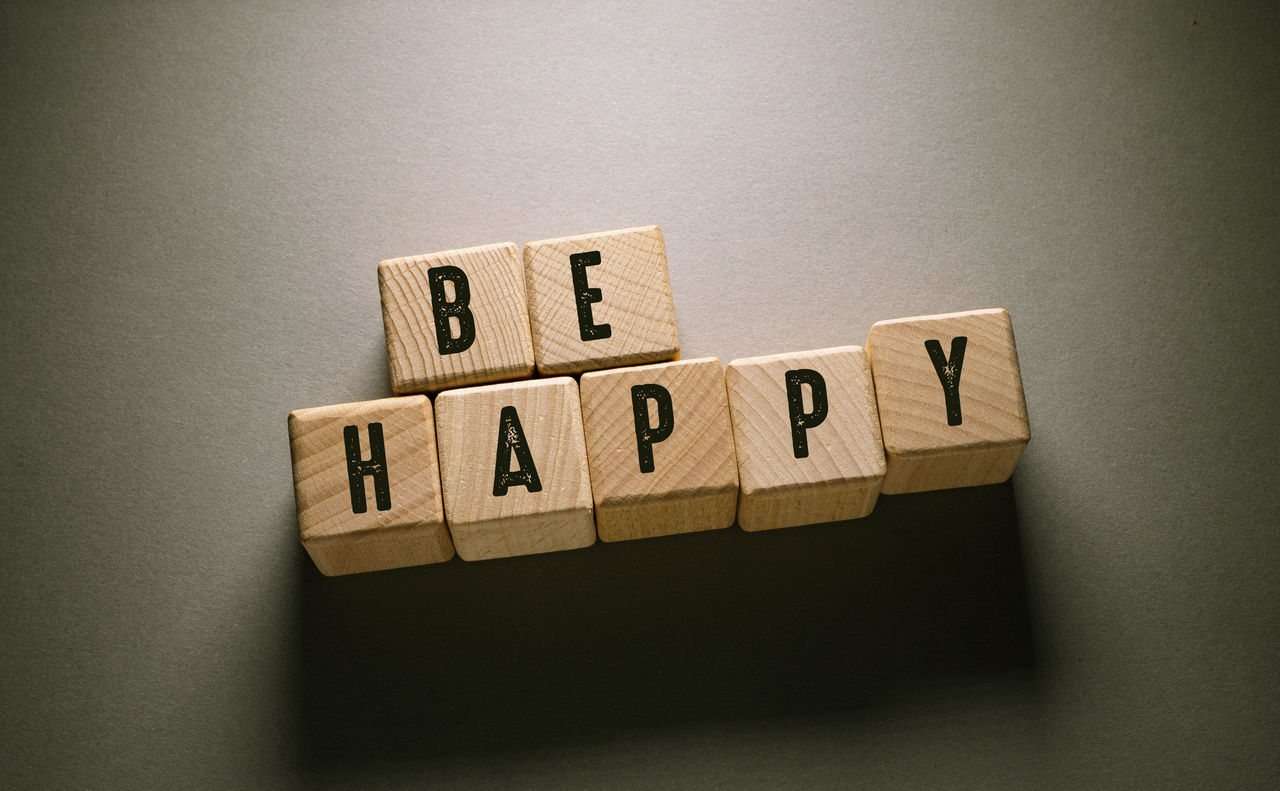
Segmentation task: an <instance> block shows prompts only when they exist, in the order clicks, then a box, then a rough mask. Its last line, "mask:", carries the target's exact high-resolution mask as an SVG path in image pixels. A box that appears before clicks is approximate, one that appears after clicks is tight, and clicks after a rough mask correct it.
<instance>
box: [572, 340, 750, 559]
mask: <svg viewBox="0 0 1280 791" xmlns="http://www.w3.org/2000/svg"><path fill="white" fill-rule="evenodd" d="M581 389H582V422H583V426H584V428H585V429H586V437H587V460H588V462H589V463H590V467H591V490H592V493H593V495H594V498H595V506H596V532H597V533H598V534H599V536H600V538H601V540H603V541H624V540H627V539H632V538H648V537H650V536H663V535H669V534H672V533H688V532H692V531H695V530H714V529H716V528H723V527H728V526H729V525H731V524H733V519H734V513H735V511H736V509H737V505H738V468H737V462H736V459H735V456H734V450H733V430H732V428H731V426H730V423H729V402H728V398H727V395H726V392H725V384H724V370H723V369H722V368H721V367H720V361H719V360H718V359H716V358H714V357H707V358H703V359H700V360H685V361H682V362H673V363H659V364H657V365H643V366H639V367H635V368H617V369H614V370H611V371H595V372H593V373H585V374H583V375H582V382H581Z"/></svg>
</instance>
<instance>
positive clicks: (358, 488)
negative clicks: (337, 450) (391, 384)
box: [342, 423, 391, 514]
mask: <svg viewBox="0 0 1280 791" xmlns="http://www.w3.org/2000/svg"><path fill="white" fill-rule="evenodd" d="M342 442H343V444H344V445H346V447H347V479H348V480H349V481H350V484H351V512H352V513H354V514H363V513H364V512H365V511H367V510H369V505H368V503H366V502H365V498H364V476H366V475H372V476H373V499H374V502H375V503H376V504H377V506H378V510H379V511H389V510H391V481H390V480H389V479H388V478H387V448H386V446H385V445H384V444H383V442H382V424H381V423H370V424H369V459H368V461H364V460H361V458H360V429H358V428H356V427H355V426H345V427H344V428H343V429H342Z"/></svg>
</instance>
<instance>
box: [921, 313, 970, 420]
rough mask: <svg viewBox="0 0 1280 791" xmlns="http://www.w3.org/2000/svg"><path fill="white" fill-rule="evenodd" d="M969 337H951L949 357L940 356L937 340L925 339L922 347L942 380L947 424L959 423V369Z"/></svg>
mask: <svg viewBox="0 0 1280 791" xmlns="http://www.w3.org/2000/svg"><path fill="white" fill-rule="evenodd" d="M968 342H969V339H968V338H967V337H965V336H963V335H960V336H957V337H955V338H952V339H951V359H950V360H947V358H946V357H943V356H942V344H941V343H938V342H937V341H925V342H924V348H926V349H928V350H929V359H930V360H933V369H934V370H935V371H937V372H938V381H939V382H942V394H943V395H944V396H945V397H946V400H947V425H948V426H958V425H960V369H961V368H963V367H964V347H965V344H966V343H968Z"/></svg>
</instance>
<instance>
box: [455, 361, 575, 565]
mask: <svg viewBox="0 0 1280 791" xmlns="http://www.w3.org/2000/svg"><path fill="white" fill-rule="evenodd" d="M504 407H513V408H514V409H515V414H516V415H517V416H518V421H519V424H520V432H521V433H522V434H523V438H524V440H525V442H527V447H528V450H529V455H530V457H531V458H532V461H533V464H534V468H535V470H536V472H537V476H538V484H539V485H540V490H539V491H536V492H535V491H530V489H531V488H532V487H530V486H527V485H510V486H508V487H507V490H506V493H505V494H503V495H501V496H495V494H494V479H495V476H496V465H497V460H498V449H499V427H500V426H501V425H502V421H501V417H502V412H503V409H504ZM436 429H437V432H438V434H439V437H440V465H441V482H442V484H443V487H444V504H445V513H446V515H447V517H448V520H449V526H450V529H451V531H452V532H453V535H454V543H455V545H456V546H457V549H458V555H459V556H460V557H462V558H463V559H464V560H486V559H489V558H500V557H508V556H511V555H528V554H533V553H537V552H554V551H557V550H564V549H577V548H579V547H585V546H590V545H591V544H593V543H595V539H596V531H595V521H594V519H593V518H592V505H591V480H590V476H589V474H588V471H587V451H586V447H585V445H584V443H583V434H582V412H581V408H580V405H579V401H578V385H577V383H576V382H575V381H574V380H573V379H571V378H569V377H556V378H552V379H539V380H532V381H524V382H511V383H508V384H500V385H486V386H482V387H467V388H461V389H458V390H448V391H445V392H443V393H441V394H440V395H439V396H438V397H437V398H436ZM503 455H504V456H505V457H506V458H503V459H502V462H503V465H504V468H507V469H510V470H513V471H519V470H522V469H523V465H522V464H520V463H519V461H518V459H517V458H515V454H512V453H506V454H503Z"/></svg>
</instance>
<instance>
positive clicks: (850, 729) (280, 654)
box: [0, 2, 1280, 788]
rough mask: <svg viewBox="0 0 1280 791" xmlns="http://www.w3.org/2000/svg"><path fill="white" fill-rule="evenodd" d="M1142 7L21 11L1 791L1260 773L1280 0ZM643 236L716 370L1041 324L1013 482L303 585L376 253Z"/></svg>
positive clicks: (11, 62) (365, 371)
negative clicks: (318, 420) (297, 458)
mask: <svg viewBox="0 0 1280 791" xmlns="http://www.w3.org/2000/svg"><path fill="white" fill-rule="evenodd" d="M1126 5H1128V4H1123V3H1121V4H1117V3H1076V2H1062V3H1053V4H1049V3H1031V4H1024V3H1013V2H984V3H949V2H928V3H918V4H917V3H900V2H883V3H851V4H837V5H803V6H796V7H792V8H783V7H778V6H777V5H775V4H772V3H764V4H761V3H753V4H742V5H729V6H724V7H719V8H715V9H714V10H713V9H710V8H694V9H687V8H684V7H683V5H682V4H671V5H665V6H664V5H653V6H647V5H646V6H636V5H635V4H632V3H618V4H599V5H591V6H576V5H573V4H555V5H552V4H515V3H493V4H458V5H428V4H410V3H404V4H398V3H395V4H383V3H378V4H366V3H360V4H354V3H353V4H350V5H338V4H324V5H321V4H314V3H296V4H287V3H269V4H264V5H261V6H259V5H250V4H240V3H225V4H224V3H191V4H176V3H166V2H157V3H147V4H144V3H92V4H90V3H84V4H70V5H53V4H47V3H39V4H30V5H28V4H15V3H6V4H5V5H4V7H3V9H2V10H0V36H2V40H0V61H2V62H3V76H2V80H3V83H2V84H3V89H2V90H3V93H2V95H0V107H3V110H2V111H0V128H2V130H3V131H2V132H0V135H2V136H3V137H2V140H3V149H2V150H3V154H4V159H3V200H4V210H3V216H2V218H0V221H2V222H3V229H4V232H3V239H4V245H3V253H0V254H2V255H3V271H2V272H0V277H2V278H3V279H2V281H0V283H2V285H3V297H2V298H3V305H2V308H3V343H2V344H0V360H3V368H2V370H3V383H2V387H3V391H2V393H0V396H2V400H0V404H2V405H3V414H4V423H3V438H2V439H0V448H2V449H3V458H2V461H3V468H2V474H0V492H2V493H3V502H2V505H3V516H2V517H0V521H2V522H3V529H0V548H2V549H0V563H2V564H3V565H2V567H0V586H2V587H0V597H2V598H0V619H2V620H0V628H2V631H0V711H2V712H3V716H2V717H0V765H3V767H4V769H3V775H2V776H0V785H5V786H14V787H35V786H61V787H74V786H84V787H97V788H105V787H138V786H143V787H180V786H183V785H187V784H198V785H201V786H240V787H246V786H248V787H252V786H289V785H306V786H314V787H319V786H326V785H330V784H332V785H360V786H366V785H374V784H383V783H385V784H386V785H392V786H393V785H404V786H415V787H416V786H425V785H429V784H433V783H440V784H442V785H456V786H464V785H468V786H469V785H474V786H485V787H490V786H503V785H518V786H596V787H600V786H637V787H654V786H689V787H708V786H716V785H723V786H726V787H740V786H751V785H760V786H770V787H777V786H813V785H851V786H858V785H866V786H880V787H919V786H932V787H937V786H952V787H984V788H998V787H1010V788H1025V787H1031V786H1035V787H1063V788H1081V787H1135V786H1142V787H1179V786H1182V787H1192V788H1194V787H1205V786H1214V787H1223V788H1227V787H1254V788H1268V787H1270V788H1275V787H1277V785H1278V784H1280V757H1278V751H1277V746H1276V744H1277V735H1278V734H1280V666H1278V665H1280V662H1278V661H1277V657H1278V656H1280V644H1278V635H1280V563H1278V561H1280V539H1278V537H1277V529H1276V528H1277V514H1276V510H1277V509H1276V506H1277V496H1276V493H1275V487H1276V484H1277V480H1278V475H1277V473H1278V472H1280V470H1278V469H1277V467H1278V465H1277V451H1276V438H1277V435H1278V433H1280V432H1278V428H1280V424H1278V421H1277V419H1276V417H1275V413H1274V411H1273V410H1274V402H1275V400H1276V398H1277V396H1280V387H1278V384H1280V382H1278V381H1277V379H1278V376H1280V365H1277V363H1276V353H1277V348H1278V347H1280V322H1278V319H1277V315H1278V313H1280V311H1277V304H1278V303H1280V277H1278V276H1277V273H1276V265H1277V263H1280V209H1278V207H1280V165H1278V160H1280V157H1278V156H1277V154H1278V153H1280V145H1278V144H1280V45H1278V39H1277V33H1280V10H1278V9H1277V7H1276V5H1275V4H1274V3H1259V4H1256V5H1254V6H1247V5H1244V4H1236V5H1233V7H1232V8H1231V9H1225V8H1222V7H1221V6H1222V5H1223V4H1220V3H1177V2H1159V3H1157V2H1144V3H1136V4H1133V5H1135V6H1137V8H1126V7H1123V6H1126ZM1118 6H1119V7H1118ZM647 223H658V224H660V225H661V226H662V227H663V229H664V231H665V233H666V239H667V251H668V256H669V261H670V268H671V283H672V288H673V290H674V294H675V302H676V310H677V314H678V320H679V324H680V332H681V338H682V342H683V348H684V354H685V355H686V356H689V357H692V356H701V355H717V356H719V357H720V358H721V359H722V360H724V361H726V362H727V361H728V360H731V359H733V358H735V357H740V356H746V355H754V354H765V353H773V352H783V351H798V350H803V349H811V348H817V347H822V346H830V345H838V344H847V343H862V342H863V341H864V339H865V337H866V333H867V330H868V328H869V327H870V325H871V323H872V322H873V321H876V320H878V319H882V318H893V317H898V316H904V315H913V314H919V313H929V312H937V311H946V310H964V309H969V308H979V307H989V306H1002V307H1005V308H1007V309H1009V311H1010V312H1011V314H1012V316H1013V320H1014V328H1015V331H1016V333H1017V339H1018V348H1019V352H1020V356H1021V361H1022V370H1023V375H1024V379H1025V383H1026V391H1027V400H1028V404H1029V408H1030V414H1031V422H1032V436H1033V439H1032V443H1031V445H1030V447H1029V449H1028V451H1027V453H1026V455H1025V456H1024V459H1023V462H1022V464H1021V466H1020V467H1019V469H1018V471H1017V473H1016V474H1015V476H1014V480H1013V483H1012V484H1009V485H1005V486H994V487H984V488H980V489H972V490H958V491H951V492H941V493H935V494H928V495H909V496H900V497H893V498H889V497H886V498H884V499H883V500H882V501H881V504H880V506H879V507H878V508H877V510H876V512H875V513H874V514H873V515H872V516H871V517H869V518H867V519H865V520H860V521H857V522H851V523H844V524H833V525H821V526H813V527H806V528H796V529H793V530H787V531H778V532H776V533H771V534H759V535H748V534H744V533H742V532H741V531H739V530H737V529H736V528H733V529H731V530H728V531H719V532H713V533H705V534H698V535H690V536H685V537H679V538H670V539H659V540H653V541H646V542H632V543H629V544H620V545H607V546H606V545H597V546H595V547H593V548H591V549H588V550H583V551H579V552H573V553H562V554H559V555H550V556H542V557H536V558H520V559H512V560H504V561H491V562H487V563H478V564H467V563H463V562H462V561H460V560H455V561H454V562H452V563H450V564H446V565H443V566H437V567H424V568H416V569H408V570H403V571H397V572H387V573H381V574H371V575H363V576H358V577H351V578H345V579H324V578H321V577H320V576H319V575H318V574H317V573H316V572H315V571H314V569H313V567H312V566H311V564H310V562H309V561H308V560H307V558H306V556H305V555H304V554H303V552H302V551H301V549H300V547H299V545H298V543H297V539H296V526H295V523H294V516H293V492H292V486H291V480H290V470H289V452H288V442H287V437H286V432H285V415H286V413H287V412H288V410H290V409H292V408H296V407H302V406H315V405H320V404H328V403H338V402H343V401H352V400H362V399H367V398H374V397H380V396H384V395H386V394H388V384H387V370H386V361H385V358H384V354H383V347H382V327H381V317H380V313H379V305H378V295H377V288H376V282H375V274H374V265H375V263H376V262H377V261H378V260H379V259H382V258H387V257H392V256H400V255H408V254H414V253H422V252H428V251H434V250H440V249H447V248H453V247H462V246H467V245H475V244H482V243H489V242H498V241H513V242H516V243H517V244H523V243H524V242H526V241H529V240H533V239H540V238H547V237H552V236H559V235H564V234H571V233H581V232H588V231H596V230H605V229H611V228H617V227H625V226H631V225H638V224H647Z"/></svg>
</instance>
